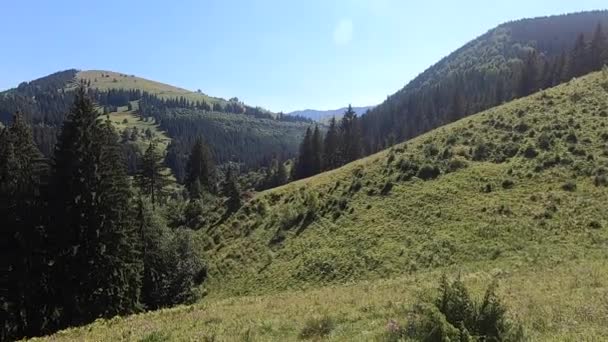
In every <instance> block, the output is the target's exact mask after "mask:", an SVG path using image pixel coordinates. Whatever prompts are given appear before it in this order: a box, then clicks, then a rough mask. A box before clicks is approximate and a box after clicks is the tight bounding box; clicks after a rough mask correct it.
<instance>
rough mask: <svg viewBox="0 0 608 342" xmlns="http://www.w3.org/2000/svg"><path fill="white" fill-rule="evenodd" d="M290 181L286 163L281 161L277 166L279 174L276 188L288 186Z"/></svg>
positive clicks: (276, 177)
mask: <svg viewBox="0 0 608 342" xmlns="http://www.w3.org/2000/svg"><path fill="white" fill-rule="evenodd" d="M288 181H289V174H288V173H287V168H286V167H285V163H284V162H283V161H279V164H278V166H277V172H276V174H275V184H276V186H281V185H283V184H286V183H287V182H288Z"/></svg>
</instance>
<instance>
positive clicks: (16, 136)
mask: <svg viewBox="0 0 608 342" xmlns="http://www.w3.org/2000/svg"><path fill="white" fill-rule="evenodd" d="M44 173H45V164H44V162H42V159H41V154H40V152H39V151H38V149H37V148H36V146H35V145H34V140H33V136H32V131H31V129H30V128H29V126H28V125H27V124H26V123H25V120H24V118H23V117H22V116H21V115H20V114H19V113H17V114H16V115H15V116H14V120H13V122H12V124H11V125H10V126H9V127H7V128H5V129H2V130H1V131H0V226H1V227H2V228H1V229H0V233H1V235H0V269H2V270H3V271H6V273H5V274H3V276H2V277H1V278H0V289H1V290H0V303H3V305H2V306H0V318H1V319H2V322H3V323H1V324H0V340H8V339H14V338H19V337H21V336H31V335H35V334H39V333H40V332H41V331H42V330H43V329H44V328H45V326H46V324H47V321H48V320H47V317H48V315H49V312H48V311H46V307H45V305H44V303H45V300H46V298H45V293H46V286H45V281H44V277H45V274H46V262H45V259H44V258H45V254H46V253H45V250H44V248H45V243H44V229H43V228H44V226H43V225H44V223H45V220H44V203H43V199H42V198H41V196H40V193H41V177H43V175H44Z"/></svg>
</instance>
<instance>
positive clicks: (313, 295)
mask: <svg viewBox="0 0 608 342" xmlns="http://www.w3.org/2000/svg"><path fill="white" fill-rule="evenodd" d="M502 266H503V265H501V264H497V265H495V267H491V268H490V267H477V266H476V265H471V266H465V267H463V268H461V269H459V268H453V269H451V270H450V272H451V273H452V274H461V275H462V277H463V279H464V282H465V284H466V285H467V286H468V287H470V288H471V289H472V294H473V295H474V296H475V297H476V298H480V297H481V296H482V295H483V291H484V290H485V288H486V286H487V284H488V283H489V282H490V281H491V280H492V279H494V278H495V277H497V278H498V279H499V284H500V286H499V294H500V295H501V297H502V298H503V299H504V301H505V304H506V305H507V307H508V309H509V313H510V318H511V319H514V320H518V321H520V322H522V323H523V325H524V329H525V331H526V334H527V336H528V337H529V338H530V339H531V340H533V341H539V340H546V341H556V340H558V341H594V340H595V341H600V340H605V339H607V338H608V331H606V329H605V326H606V324H608V315H607V314H608V297H607V296H606V295H605V294H606V291H607V290H608V265H607V264H606V263H605V262H603V261H592V262H588V261H581V260H571V261H566V262H563V263H560V264H556V265H554V266H552V267H523V266H520V267H516V268H511V269H510V270H507V269H506V268H503V267H502ZM473 269H474V270H473ZM442 271H444V270H435V271H429V272H419V273H416V274H413V275H410V276H403V277H398V278H395V279H389V280H377V281H372V282H368V281H362V282H358V283H356V284H350V285H341V286H328V287H323V288H320V289H314V290H308V291H300V290H290V291H286V292H282V293H279V294H275V295H261V296H244V297H234V298H224V299H217V298H216V299H209V300H204V301H202V302H200V303H198V304H195V305H192V306H182V307H178V308H173V309H166V310H160V311H156V312H150V313H145V314H140V315H134V316H129V317H125V318H114V319H110V320H99V321H97V322H95V323H93V324H91V325H88V326H86V327H82V328H73V329H68V330H65V331H62V332H60V333H58V334H55V335H53V336H52V337H50V338H48V340H50V341H131V340H134V341H137V340H140V339H145V338H148V340H149V341H154V340H153V339H151V337H149V336H150V335H151V334H154V336H157V335H160V333H158V332H161V331H162V336H163V337H165V338H166V339H167V340H172V341H205V340H215V341H245V340H253V341H296V340H300V339H301V338H303V337H307V336H309V335H308V333H309V332H311V331H312V332H313V334H312V335H313V338H315V337H320V335H323V336H325V337H324V338H325V339H326V340H329V341H384V340H385V335H386V332H387V324H388V323H389V322H390V321H391V320H394V321H396V322H397V324H399V325H401V326H404V325H406V324H407V322H408V310H409V308H410V307H411V306H412V305H413V304H414V303H417V302H418V301H419V300H420V299H419V298H421V297H422V298H424V297H429V296H430V295H431V293H433V292H434V291H435V289H436V286H437V282H438V279H439V277H440V276H441V272H442ZM34 340H45V339H34Z"/></svg>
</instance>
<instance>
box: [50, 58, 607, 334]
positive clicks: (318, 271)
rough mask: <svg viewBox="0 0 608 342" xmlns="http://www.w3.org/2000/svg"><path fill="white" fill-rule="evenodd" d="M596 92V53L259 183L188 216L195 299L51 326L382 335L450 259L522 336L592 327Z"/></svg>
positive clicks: (600, 206)
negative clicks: (202, 285)
mask: <svg viewBox="0 0 608 342" xmlns="http://www.w3.org/2000/svg"><path fill="white" fill-rule="evenodd" d="M607 98H608V69H605V70H604V72H599V73H594V74H591V75H589V76H586V77H583V78H579V79H576V80H572V81H570V82H568V83H567V84H564V85H561V86H558V87H556V88H553V89H549V90H546V91H542V92H539V93H537V94H535V95H533V96H530V97H526V98H523V99H520V100H515V101H512V102H509V103H507V104H505V105H502V106H499V107H496V108H492V109H489V110H487V111H484V112H482V113H479V114H475V115H472V116H469V117H467V118H464V119H461V120H459V121H457V122H455V123H452V124H450V125H447V126H444V127H441V128H438V129H435V130H433V131H431V132H428V133H426V134H424V135H421V136H419V137H417V138H415V139H413V140H411V141H407V142H405V143H401V144H398V145H395V146H393V147H392V148H390V149H388V150H385V151H382V152H380V153H377V154H374V155H372V156H370V157H368V158H365V159H362V160H359V161H356V162H354V163H351V164H348V165H346V166H344V167H342V168H340V169H336V170H333V171H330V172H326V173H323V174H320V175H318V176H315V177H312V178H309V179H305V180H302V181H298V182H295V183H292V184H288V185H286V186H283V187H281V188H276V189H272V190H269V191H266V192H263V193H260V194H259V195H258V196H256V197H255V198H253V199H252V200H251V201H249V202H248V203H247V204H246V205H245V206H244V207H243V208H242V209H241V210H240V211H239V212H238V213H236V214H235V215H234V216H232V217H231V218H230V219H229V220H228V221H227V222H226V223H225V224H223V225H221V226H218V227H209V228H207V229H204V230H201V231H199V232H198V237H199V238H200V244H201V248H202V249H203V250H204V251H205V255H206V258H207V260H208V261H209V276H210V280H209V282H208V283H207V284H206V289H207V291H208V293H209V297H208V298H207V299H205V300H204V301H203V302H201V303H200V304H195V305H192V306H187V307H180V308H177V309H172V310H167V311H162V312H154V313H148V314H144V315H138V316H134V317H129V318H125V319H113V320H112V321H111V324H110V321H99V322H96V323H94V324H92V325H90V326H87V327H84V328H76V329H70V330H68V331H65V332H62V333H60V334H57V335H55V336H53V337H52V339H53V340H60V341H61V340H66V341H68V340H82V339H87V340H88V339H90V340H104V339H118V338H120V336H125V334H128V336H129V338H131V339H144V338H147V339H148V340H151V339H152V337H154V338H156V339H159V338H162V339H164V340H166V339H176V340H181V339H192V338H194V339H200V338H201V336H205V337H208V338H209V337H210V336H213V337H214V338H216V339H226V340H235V339H239V338H242V337H243V336H248V338H249V339H255V340H257V339H260V340H292V339H295V338H297V335H298V333H300V336H302V334H303V332H304V331H305V329H307V328H306V327H307V326H309V325H311V324H323V326H327V329H328V331H327V332H326V333H324V334H328V335H329V337H330V338H332V339H336V340H370V339H371V340H375V339H381V338H383V336H385V334H386V331H387V330H386V329H387V328H386V325H387V322H390V321H391V320H392V321H395V323H394V324H407V322H408V319H409V318H408V317H410V318H411V316H409V315H408V311H407V309H406V306H407V305H410V304H413V303H416V302H417V301H419V300H420V299H419V298H421V296H422V297H425V296H426V294H427V293H428V292H429V291H431V289H432V288H433V287H434V286H435V285H434V284H436V282H437V279H438V278H439V276H440V274H442V273H447V274H450V275H454V276H457V275H458V276H460V277H461V278H462V279H464V281H465V283H467V284H468V285H471V286H472V288H473V289H474V290H473V294H474V295H476V296H480V295H481V288H482V287H483V284H485V283H488V282H490V281H491V280H492V279H498V280H499V282H500V293H501V294H502V295H503V298H504V301H505V303H506V305H507V307H508V308H509V310H510V311H509V312H510V313H509V317H511V318H513V319H514V320H516V321H517V322H519V323H521V324H522V325H523V328H524V329H525V332H526V334H527V336H528V337H529V338H530V339H531V340H569V339H576V340H581V339H582V340H594V339H595V340H603V339H604V338H605V337H606V336H607V334H608V330H606V325H605V324H604V320H605V315H604V312H603V310H601V309H599V307H598V306H596V305H592V304H591V303H593V302H595V301H597V300H598V299H597V298H598V297H597V293H603V291H605V289H606V288H608V282H607V281H606V279H608V277H607V276H608V266H607V264H606V263H605V258H606V256H607V255H606V241H608V230H606V227H608V214H607V213H606V210H605V203H606V201H608V191H606V186H608V130H607V128H606V118H607V117H608V114H607V113H608V102H607V101H606V99H607ZM389 279H390V280H389ZM354 281H356V282H357V283H356V284H353V283H352V282H354ZM243 295H247V296H244V297H242V296H243ZM590 305H591V306H590ZM563 317H567V318H568V320H569V321H570V320H571V321H572V322H574V321H576V322H582V323H580V324H578V323H577V324H574V323H573V324H570V325H569V326H568V329H563V328H562V323H563ZM524 318H525V319H524ZM314 322H326V323H314ZM560 322H562V323H560ZM192 326H197V327H200V328H197V329H194V328H192ZM362 331H365V334H364V336H362V335H361V334H362Z"/></svg>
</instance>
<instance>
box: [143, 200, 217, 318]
mask: <svg viewBox="0 0 608 342" xmlns="http://www.w3.org/2000/svg"><path fill="white" fill-rule="evenodd" d="M141 210H142V212H141V216H142V217H141V225H142V230H143V232H142V237H143V242H144V249H143V251H144V252H143V259H144V274H143V279H142V283H143V284H142V293H141V297H142V298H141V300H142V303H143V304H144V305H145V306H146V307H147V308H150V309H156V308H161V307H166V306H172V305H176V304H181V303H191V302H193V301H195V300H196V299H197V298H198V294H197V291H196V287H197V286H198V285H200V284H201V283H202V282H203V281H204V280H205V278H206V276H207V269H206V266H205V264H204V263H203V261H202V260H203V259H202V256H201V255H200V254H199V253H200V252H199V251H200V250H202V246H198V245H195V241H196V240H195V239H194V238H193V237H194V235H193V234H194V232H192V231H190V230H188V229H176V230H173V229H169V228H168V227H167V225H166V222H165V221H164V219H163V218H162V216H160V215H158V214H157V213H155V212H154V211H152V210H151V208H150V206H149V205H146V206H144V207H143V208H142V209H141Z"/></svg>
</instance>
